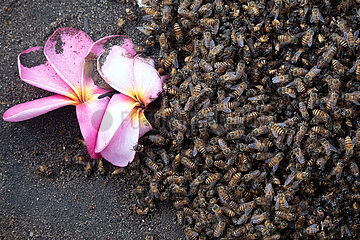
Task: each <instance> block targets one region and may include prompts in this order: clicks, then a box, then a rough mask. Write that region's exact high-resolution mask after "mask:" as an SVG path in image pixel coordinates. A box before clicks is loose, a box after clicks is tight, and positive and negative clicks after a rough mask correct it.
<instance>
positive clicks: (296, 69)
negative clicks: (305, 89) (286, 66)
mask: <svg viewBox="0 0 360 240" xmlns="http://www.w3.org/2000/svg"><path fill="white" fill-rule="evenodd" d="M308 72H309V71H308V70H306V69H305V68H300V67H293V68H292V69H291V74H292V75H293V76H294V77H297V76H302V77H303V76H305V75H306V74H307V73H308ZM297 79H299V78H297ZM300 81H301V79H300Z"/></svg>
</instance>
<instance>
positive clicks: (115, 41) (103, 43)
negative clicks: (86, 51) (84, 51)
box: [90, 35, 136, 57]
mask: <svg viewBox="0 0 360 240" xmlns="http://www.w3.org/2000/svg"><path fill="white" fill-rule="evenodd" d="M114 45H118V46H120V47H123V48H125V50H126V51H127V53H128V54H129V55H130V56H131V57H133V56H135V54H136V51H135V50H134V43H133V42H132V41H131V39H130V38H127V37H126V36H123V35H112V36H107V37H104V38H102V39H100V40H98V41H96V42H95V43H94V44H93V45H92V47H91V49H90V52H91V53H93V54H95V55H96V56H98V57H99V56H101V55H102V54H103V53H104V52H105V51H106V49H108V48H110V47H112V46H114Z"/></svg>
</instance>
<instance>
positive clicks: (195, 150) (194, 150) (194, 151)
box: [193, 146, 198, 157]
mask: <svg viewBox="0 0 360 240" xmlns="http://www.w3.org/2000/svg"><path fill="white" fill-rule="evenodd" d="M197 153H198V151H197V148H196V146H194V149H193V156H194V157H196V155H197Z"/></svg>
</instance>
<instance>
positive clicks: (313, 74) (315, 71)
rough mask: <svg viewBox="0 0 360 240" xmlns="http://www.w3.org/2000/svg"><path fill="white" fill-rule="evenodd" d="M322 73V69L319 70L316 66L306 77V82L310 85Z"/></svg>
mask: <svg viewBox="0 0 360 240" xmlns="http://www.w3.org/2000/svg"><path fill="white" fill-rule="evenodd" d="M320 72H321V69H320V68H318V66H314V67H312V68H311V69H310V71H309V72H308V73H307V74H306V75H305V77H304V82H305V83H309V82H311V81H312V80H313V79H314V78H315V77H316V76H317V75H319V73H320Z"/></svg>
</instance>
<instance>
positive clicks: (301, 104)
mask: <svg viewBox="0 0 360 240" xmlns="http://www.w3.org/2000/svg"><path fill="white" fill-rule="evenodd" d="M299 111H300V113H301V116H302V118H304V119H305V120H307V119H309V117H310V115H309V113H308V111H307V109H306V105H305V103H304V102H299Z"/></svg>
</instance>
